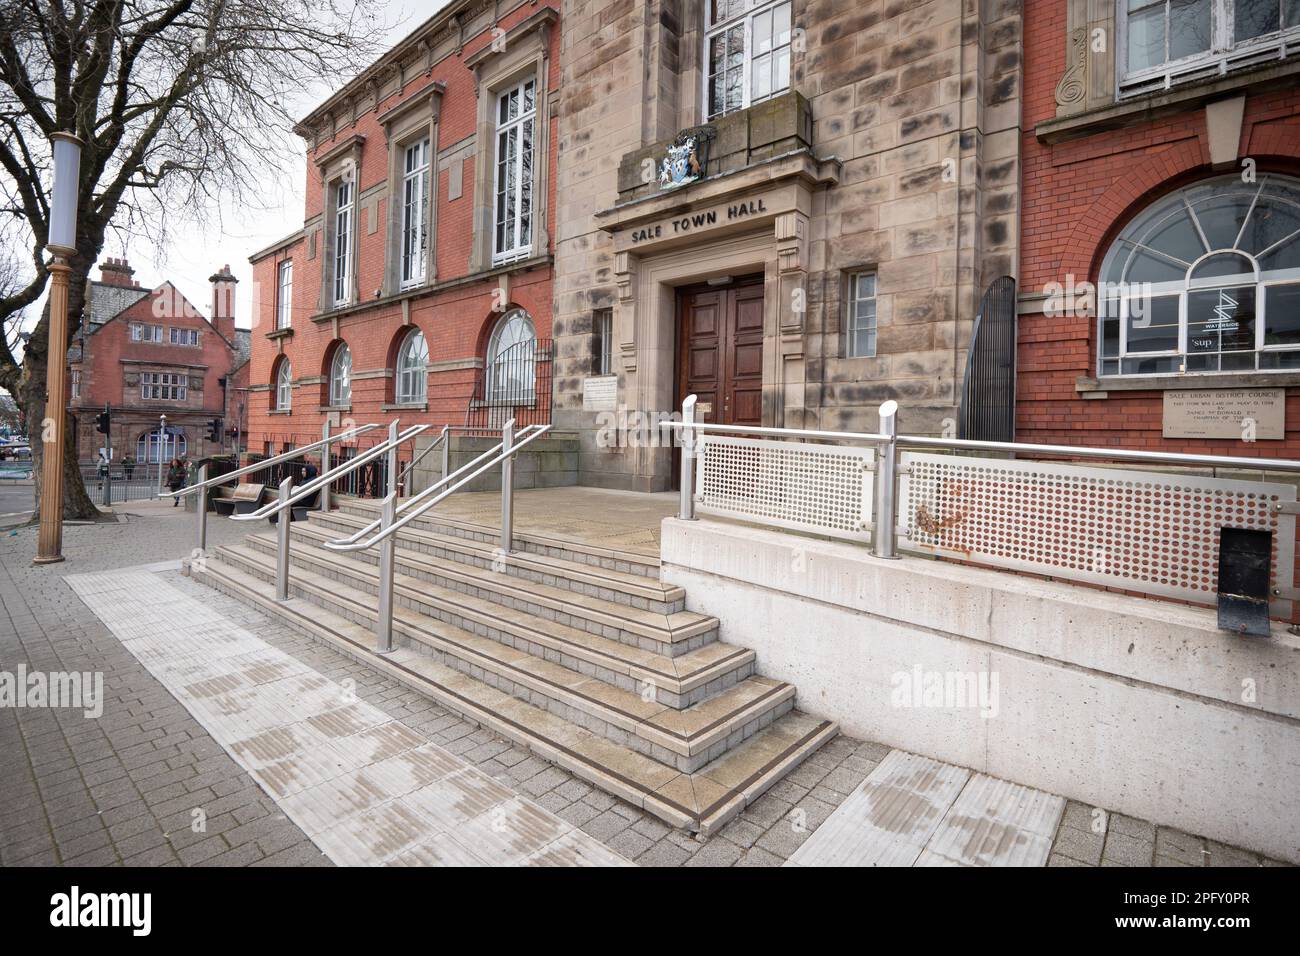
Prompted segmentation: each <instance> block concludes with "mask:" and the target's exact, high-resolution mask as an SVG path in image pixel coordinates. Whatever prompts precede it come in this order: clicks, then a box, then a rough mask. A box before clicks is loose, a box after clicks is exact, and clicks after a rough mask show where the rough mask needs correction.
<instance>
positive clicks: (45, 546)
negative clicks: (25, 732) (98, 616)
mask: <svg viewBox="0 0 1300 956" xmlns="http://www.w3.org/2000/svg"><path fill="white" fill-rule="evenodd" d="M50 140H51V147H52V148H53V151H54V184H53V188H52V189H51V192H52V193H53V198H52V200H51V202H50V232H49V241H48V242H47V243H46V244H45V248H46V249H48V250H49V252H50V256H51V257H52V259H51V262H50V264H49V265H48V266H47V267H46V268H47V269H48V270H49V273H50V324H49V351H48V353H47V356H46V363H45V423H44V424H43V427H42V428H41V441H42V442H43V443H44V446H45V447H44V449H43V450H42V454H41V527H40V531H39V533H38V536H37V539H36V557H35V558H34V559H33V561H34V563H35V564H52V563H54V562H56V561H62V560H63V432H64V428H63V425H64V421H65V419H66V417H67V413H66V410H65V408H64V402H65V399H64V392H65V383H66V380H67V368H68V281H69V280H68V277H69V276H70V275H71V274H72V267H71V266H69V265H68V259H70V258H71V257H72V256H74V255H76V254H77V193H78V191H79V190H80V183H81V140H79V139H78V138H77V137H75V136H73V135H72V134H71V133H62V132H60V133H51V134H50ZM47 439H48V440H47Z"/></svg>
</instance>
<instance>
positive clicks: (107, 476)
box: [104, 402, 126, 508]
mask: <svg viewBox="0 0 1300 956" xmlns="http://www.w3.org/2000/svg"><path fill="white" fill-rule="evenodd" d="M110 409H111V406H109V404H108V403H107V402H105V403H104V411H105V412H106V413H109V414H110V415H111V410H110ZM104 442H105V444H106V445H107V446H108V447H107V448H106V449H105V450H106V451H107V454H108V464H107V465H106V466H105V468H104V507H105V508H111V507H112V506H113V420H112V418H111V417H110V418H109V420H108V434H107V435H105V436H104ZM125 493H126V492H123V494H125Z"/></svg>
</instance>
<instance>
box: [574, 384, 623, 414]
mask: <svg viewBox="0 0 1300 956" xmlns="http://www.w3.org/2000/svg"><path fill="white" fill-rule="evenodd" d="M582 407H583V410H585V411H588V412H612V411H614V410H615V409H617V408H618V376H617V375H600V376H597V377H596V378H584V379H583V380H582Z"/></svg>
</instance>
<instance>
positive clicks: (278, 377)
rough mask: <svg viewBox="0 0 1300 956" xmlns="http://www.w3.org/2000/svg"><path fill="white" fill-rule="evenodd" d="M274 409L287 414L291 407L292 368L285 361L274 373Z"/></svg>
mask: <svg viewBox="0 0 1300 956" xmlns="http://www.w3.org/2000/svg"><path fill="white" fill-rule="evenodd" d="M275 407H276V410H277V411H281V412H287V411H289V410H290V409H291V408H292V407H293V366H291V365H290V364H289V360H288V359H285V360H284V361H282V362H281V363H280V367H279V369H277V370H276V373H275Z"/></svg>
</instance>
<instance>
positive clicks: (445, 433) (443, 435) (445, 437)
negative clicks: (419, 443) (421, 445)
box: [397, 425, 451, 486]
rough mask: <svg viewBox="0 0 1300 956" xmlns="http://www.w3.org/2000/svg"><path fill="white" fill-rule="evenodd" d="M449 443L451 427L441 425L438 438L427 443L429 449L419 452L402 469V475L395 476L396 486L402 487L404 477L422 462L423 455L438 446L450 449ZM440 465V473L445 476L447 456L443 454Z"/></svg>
mask: <svg viewBox="0 0 1300 956" xmlns="http://www.w3.org/2000/svg"><path fill="white" fill-rule="evenodd" d="M450 441H451V426H450V425H443V426H442V431H441V432H440V433H439V435H438V437H437V438H435V439H434V440H433V441H431V442H429V447H428V448H426V449H425V450H424V451H422V452H420V453H419V454H418V455H416V456H415V457H414V458H412V459H411V463H410V464H409V465H407V466H406V467H405V468H403V469H402V473H401V474H400V475H398V476H397V484H398V485H399V486H401V485H402V482H403V481H404V480H405V479H406V476H407V475H409V474H410V473H411V472H412V471H413V470H414V469H415V466H416V465H418V464H419V463H420V462H422V461H423V460H424V456H425V455H427V454H429V452H431V451H433V450H434V449H435V448H437V447H438V446H439V445H442V446H443V447H444V448H447V447H450V446H449V444H448V443H449V442H450ZM442 464H443V469H442V472H443V474H444V475H445V474H446V473H447V456H446V454H445V453H444V455H443V457H442Z"/></svg>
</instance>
